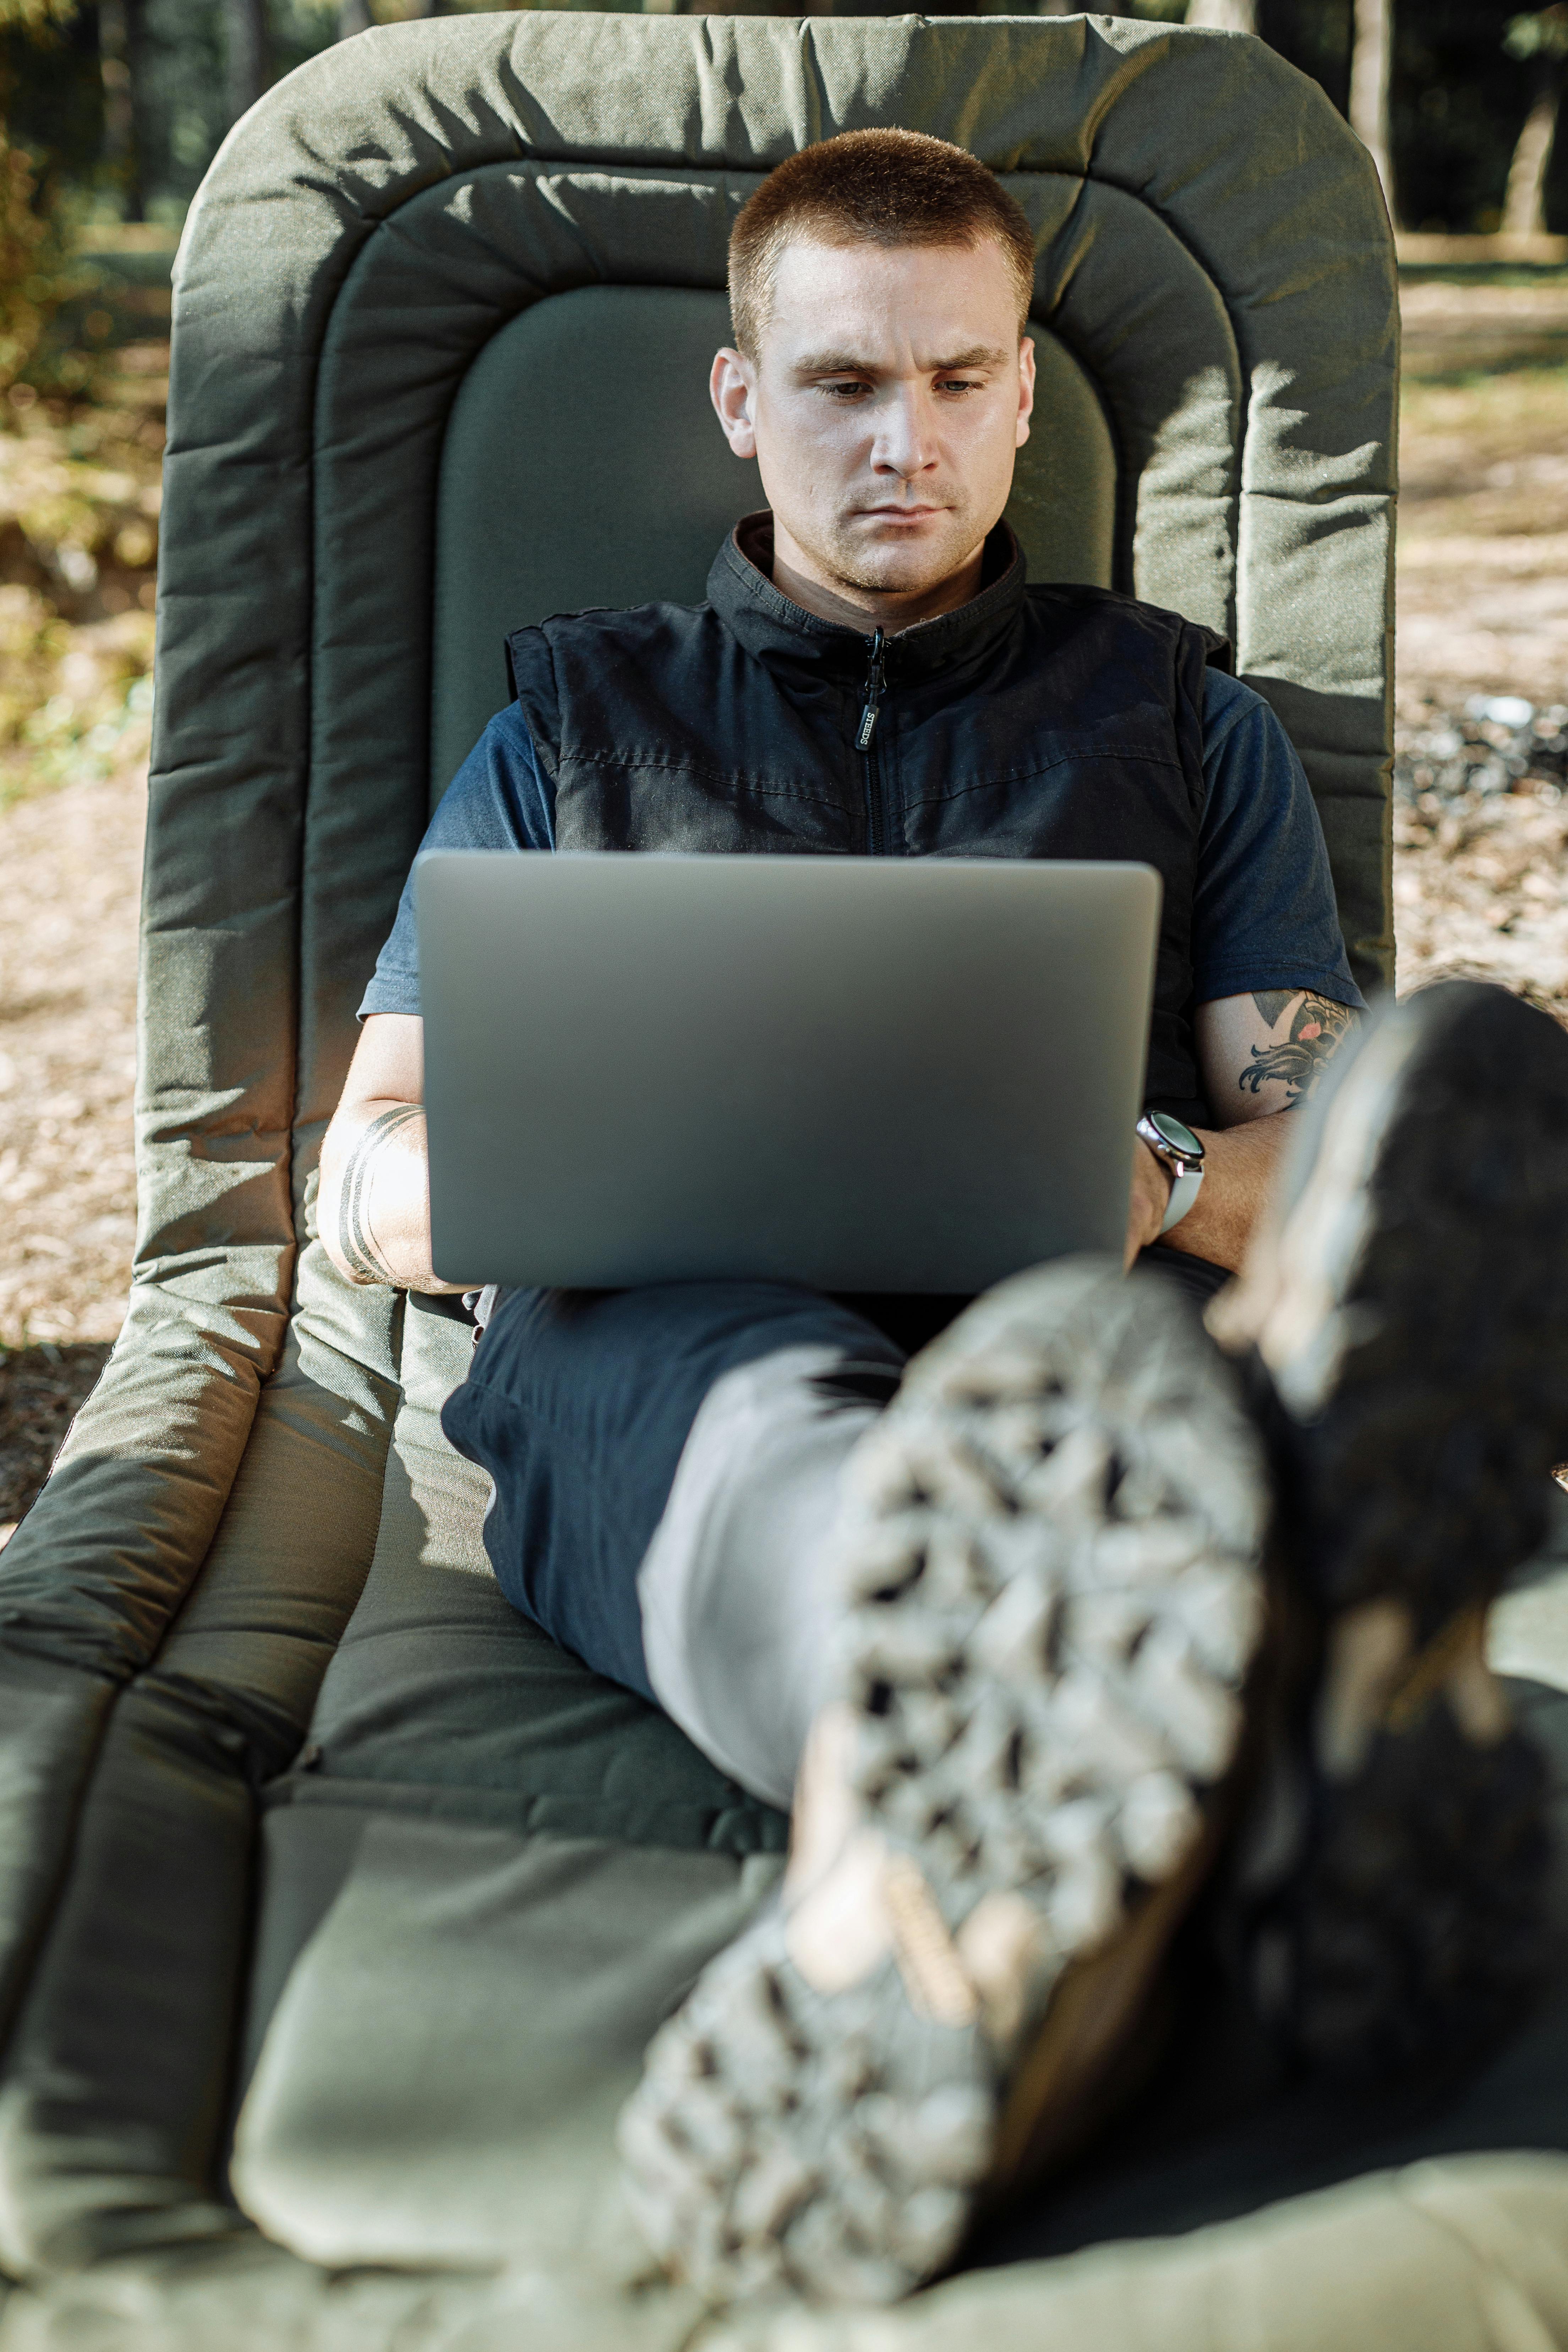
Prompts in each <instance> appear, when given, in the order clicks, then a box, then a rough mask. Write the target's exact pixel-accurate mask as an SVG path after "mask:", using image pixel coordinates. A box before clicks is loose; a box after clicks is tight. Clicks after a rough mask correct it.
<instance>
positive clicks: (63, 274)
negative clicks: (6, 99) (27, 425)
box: [0, 130, 96, 394]
mask: <svg viewBox="0 0 1568 2352" xmlns="http://www.w3.org/2000/svg"><path fill="white" fill-rule="evenodd" d="M86 284H87V281H86V280H85V279H84V278H83V277H82V275H81V273H80V271H79V269H78V268H76V266H75V264H74V263H73V261H72V258H71V256H70V252H69V248H68V245H67V242H66V238H65V236H64V233H63V231H62V228H61V226H60V222H59V218H58V212H57V209H56V207H55V205H53V204H52V203H50V202H48V201H47V199H46V197H45V195H44V194H43V192H42V191H41V190H40V189H39V186H38V180H37V169H36V166H35V164H34V162H33V158H32V156H31V155H30V154H29V153H28V152H27V150H26V148H25V147H16V146H13V145H12V143H11V142H10V140H9V139H8V138H7V137H6V135H5V131H3V130H0V394H6V393H9V391H10V389H11V387H12V385H13V384H16V383H29V384H32V385H35V386H37V388H39V389H41V390H47V391H51V392H66V393H79V392H85V391H86V390H88V389H89V385H90V383H91V379H92V376H93V374H94V372H95V368H96V362H95V361H94V360H93V359H92V358H90V357H89V355H88V354H87V353H86V352H78V351H73V350H70V349H68V348H58V347H57V346H55V345H54V344H52V343H51V341H50V337H49V329H50V326H51V325H52V323H53V320H54V318H55V314H56V312H57V311H58V310H59V309H60V307H61V305H62V304H64V303H66V302H68V301H69V300H70V299H71V298H72V297H73V295H77V294H79V293H81V292H83V291H84V290H85V287H86Z"/></svg>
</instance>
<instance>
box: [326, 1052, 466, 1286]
mask: <svg viewBox="0 0 1568 2352" xmlns="http://www.w3.org/2000/svg"><path fill="white" fill-rule="evenodd" d="M424 1097H425V1024H424V1023H423V1021H421V1020H419V1019H418V1018H417V1017H416V1016H415V1015H414V1014H411V1013H372V1015H371V1016H370V1018H369V1019H368V1020H367V1021H366V1023H365V1024H364V1026H363V1029H362V1030H361V1032H360V1041H359V1045H358V1046H357V1048H356V1049H355V1052H354V1057H353V1062H352V1064H351V1065H350V1067H349V1075H348V1077H347V1080H346V1081H345V1083H344V1086H343V1091H342V1100H341V1101H340V1102H339V1104H338V1107H337V1109H336V1110H335V1111H334V1112H333V1113H332V1123H331V1126H330V1127H329V1128H328V1129H327V1132H326V1135H325V1138H324V1139H323V1140H322V1144H321V1194H320V1198H319V1200H318V1202H317V1209H316V1217H317V1224H318V1227H319V1230H320V1233H321V1242H322V1245H323V1247H324V1248H325V1250H326V1253H327V1255H328V1256H329V1257H330V1258H331V1261H332V1264H333V1265H335V1266H336V1267H337V1269H338V1272H339V1273H340V1274H342V1275H345V1276H347V1278H348V1280H349V1281H350V1282H353V1283H373V1282H385V1283H391V1284H393V1285H394V1286H395V1287H396V1288H398V1289H399V1290H424V1291H455V1290H477V1289H478V1288H479V1284H478V1283H472V1282H438V1281H437V1278H436V1275H435V1272H434V1270H433V1268H432V1266H431V1264H430V1160H429V1152H428V1150H427V1147H426V1139H425V1113H424V1110H423V1108H422V1105H423V1102H424Z"/></svg>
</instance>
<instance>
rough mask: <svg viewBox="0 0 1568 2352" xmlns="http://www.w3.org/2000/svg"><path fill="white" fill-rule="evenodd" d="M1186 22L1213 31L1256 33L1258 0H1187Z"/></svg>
mask: <svg viewBox="0 0 1568 2352" xmlns="http://www.w3.org/2000/svg"><path fill="white" fill-rule="evenodd" d="M1187 22H1188V24H1189V25H1206V26H1208V27H1209V29H1210V31H1211V32H1215V33H1256V32H1257V30H1258V0H1188V6H1187Z"/></svg>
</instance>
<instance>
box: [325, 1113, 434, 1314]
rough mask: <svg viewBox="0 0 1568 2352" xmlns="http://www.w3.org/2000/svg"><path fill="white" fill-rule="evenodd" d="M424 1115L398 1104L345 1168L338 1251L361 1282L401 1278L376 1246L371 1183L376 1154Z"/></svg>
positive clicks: (359, 1143) (366, 1134)
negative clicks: (370, 1213) (370, 1214)
mask: <svg viewBox="0 0 1568 2352" xmlns="http://www.w3.org/2000/svg"><path fill="white" fill-rule="evenodd" d="M424 1115H425V1114H424V1112H423V1111H422V1110H421V1108H420V1107H419V1105H418V1104H417V1103H394V1105H393V1107H392V1108H391V1109H390V1110H384V1111H383V1112H382V1114H381V1116H380V1118H373V1119H372V1120H371V1122H370V1125H369V1126H368V1127H367V1128H365V1129H363V1131H362V1132H361V1134H360V1135H359V1136H358V1138H357V1139H356V1140H355V1142H354V1146H353V1150H352V1151H351V1152H350V1153H349V1156H348V1160H347V1162H346V1164H345V1166H344V1169H343V1181H342V1186H341V1187H340V1189H339V1192H338V1248H339V1250H340V1252H341V1253H342V1259H343V1263H344V1264H345V1265H347V1266H348V1267H349V1269H350V1271H351V1272H352V1273H353V1275H354V1276H356V1277H357V1278H358V1280H359V1281H361V1282H391V1283H395V1281H396V1279H397V1277H396V1276H395V1274H394V1273H393V1271H392V1269H391V1267H390V1266H389V1265H387V1263H386V1261H385V1259H384V1257H383V1256H382V1255H381V1252H380V1251H379V1250H378V1249H377V1247H376V1245H375V1239H374V1235H373V1234H372V1233H371V1230H370V1224H369V1222H368V1215H367V1211H368V1205H369V1196H370V1180H371V1177H372V1175H373V1173H374V1162H375V1157H376V1154H377V1153H378V1152H379V1151H380V1150H381V1148H382V1146H383V1145H384V1143H385V1142H386V1140H387V1139H388V1137H390V1136H392V1135H395V1133H396V1132H397V1129H399V1128H400V1127H406V1126H407V1125H408V1123H409V1121H410V1119H415V1118H423V1117H424Z"/></svg>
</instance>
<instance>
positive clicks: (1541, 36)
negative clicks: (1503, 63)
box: [1502, 0, 1568, 58]
mask: <svg viewBox="0 0 1568 2352" xmlns="http://www.w3.org/2000/svg"><path fill="white" fill-rule="evenodd" d="M1502 45H1503V47H1504V48H1505V49H1506V50H1507V51H1508V53H1509V56H1510V58H1568V5H1564V0H1554V5H1552V7H1550V8H1538V9H1537V10H1536V11H1535V12H1534V14H1533V15H1532V16H1515V17H1514V18H1513V19H1512V20H1511V22H1510V25H1509V28H1508V30H1507V32H1506V33H1505V34H1504V35H1503V37H1502Z"/></svg>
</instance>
